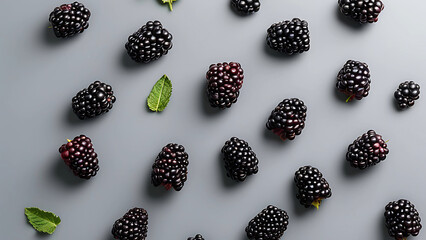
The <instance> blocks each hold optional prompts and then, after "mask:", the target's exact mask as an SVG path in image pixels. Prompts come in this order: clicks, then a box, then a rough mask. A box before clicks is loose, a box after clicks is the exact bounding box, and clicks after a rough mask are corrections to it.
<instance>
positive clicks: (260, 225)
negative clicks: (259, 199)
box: [246, 205, 289, 240]
mask: <svg viewBox="0 0 426 240" xmlns="http://www.w3.org/2000/svg"><path fill="white" fill-rule="evenodd" d="M288 219H289V217H288V215H287V212H286V211H284V210H281V209H279V208H277V207H275V206H272V205H269V206H268V207H267V208H265V209H263V210H262V211H261V212H260V213H259V214H257V216H256V217H254V218H253V219H252V220H250V222H249V224H248V226H247V227H246V233H247V237H248V238H249V239H250V240H278V239H280V238H281V237H282V236H283V234H284V231H285V230H287V225H288Z"/></svg>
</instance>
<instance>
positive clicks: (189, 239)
mask: <svg viewBox="0 0 426 240" xmlns="http://www.w3.org/2000/svg"><path fill="white" fill-rule="evenodd" d="M188 240H204V238H203V236H201V234H197V235H195V237H190V238H188Z"/></svg>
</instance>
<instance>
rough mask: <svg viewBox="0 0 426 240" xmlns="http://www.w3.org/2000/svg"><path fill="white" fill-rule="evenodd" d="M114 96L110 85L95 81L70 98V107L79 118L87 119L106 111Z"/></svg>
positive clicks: (110, 106) (113, 100)
mask: <svg viewBox="0 0 426 240" xmlns="http://www.w3.org/2000/svg"><path fill="white" fill-rule="evenodd" d="M115 100H116V98H115V96H114V92H113V91H112V87H111V86H110V85H108V84H106V83H102V82H99V81H95V82H94V83H92V84H90V85H89V87H88V88H85V89H83V90H81V91H80V92H78V93H77V95H75V97H73V98H72V109H73V111H74V113H75V114H76V115H77V116H78V118H80V119H87V118H93V117H96V116H99V115H101V114H104V113H107V112H108V111H109V110H111V108H112V105H113V103H114V102H115Z"/></svg>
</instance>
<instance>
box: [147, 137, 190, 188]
mask: <svg viewBox="0 0 426 240" xmlns="http://www.w3.org/2000/svg"><path fill="white" fill-rule="evenodd" d="M188 164H189V162H188V154H187V153H186V152H185V148H184V147H183V146H182V145H178V144H174V143H169V144H167V145H166V146H165V147H163V149H162V150H161V152H160V153H159V154H158V156H157V158H156V159H155V162H154V164H153V165H152V173H151V182H152V184H153V185H154V186H159V185H163V186H164V187H165V188H166V189H167V190H169V189H171V188H174V189H175V190H176V191H180V190H181V189H182V188H183V185H184V183H185V182H186V179H187V175H188Z"/></svg>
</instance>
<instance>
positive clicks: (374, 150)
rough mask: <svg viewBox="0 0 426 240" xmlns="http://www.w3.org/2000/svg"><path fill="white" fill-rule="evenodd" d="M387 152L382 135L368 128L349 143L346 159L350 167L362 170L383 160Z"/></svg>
mask: <svg viewBox="0 0 426 240" xmlns="http://www.w3.org/2000/svg"><path fill="white" fill-rule="evenodd" d="M388 153H389V149H388V145H387V144H386V142H385V141H384V140H383V138H382V136H381V135H379V134H377V133H376V132H375V131H374V130H369V131H368V132H367V133H364V134H363V135H362V136H360V137H358V138H357V139H356V140H355V141H354V142H353V143H352V144H350V145H349V147H348V152H347V153H346V160H347V161H349V163H350V164H351V166H352V167H354V168H359V169H361V170H362V169H366V168H368V167H370V166H374V165H376V164H377V163H379V162H380V161H383V160H385V159H386V155H387V154H388Z"/></svg>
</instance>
